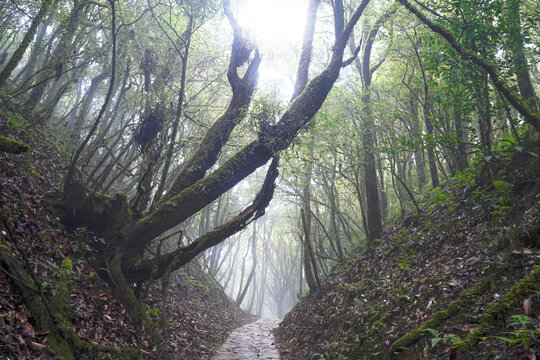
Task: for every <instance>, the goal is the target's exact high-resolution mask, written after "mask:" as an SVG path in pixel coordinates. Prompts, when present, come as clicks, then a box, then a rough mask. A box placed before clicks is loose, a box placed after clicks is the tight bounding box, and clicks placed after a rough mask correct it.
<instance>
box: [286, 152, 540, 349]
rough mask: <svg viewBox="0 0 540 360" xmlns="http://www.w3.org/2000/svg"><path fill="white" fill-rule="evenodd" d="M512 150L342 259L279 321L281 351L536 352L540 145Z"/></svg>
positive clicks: (539, 341)
mask: <svg viewBox="0 0 540 360" xmlns="http://www.w3.org/2000/svg"><path fill="white" fill-rule="evenodd" d="M512 150H513V151H512V152H510V151H507V152H506V156H505V157H504V159H500V161H499V159H494V158H493V159H489V161H484V163H483V164H479V165H478V166H477V169H476V170H475V169H468V170H466V171H464V172H463V173H460V174H458V176H456V177H455V178H454V179H452V181H450V182H448V183H447V184H445V185H443V186H441V187H440V188H436V189H435V190H432V191H431V192H430V193H429V194H428V195H427V196H426V199H425V200H424V202H423V203H422V206H421V208H422V214H418V213H416V214H413V215H411V216H408V217H407V218H405V219H404V220H403V221H402V222H401V223H397V224H395V225H394V226H393V227H392V228H391V229H387V231H386V233H385V235H384V237H383V240H382V241H380V242H379V244H378V245H377V246H376V247H375V249H374V250H373V251H372V252H362V251H361V250H359V253H358V256H357V257H356V258H351V259H348V260H346V261H344V262H342V263H340V264H338V265H337V266H336V267H335V268H334V270H333V272H332V274H331V275H330V276H329V278H328V279H327V281H326V282H325V283H324V284H323V287H322V290H321V292H320V293H318V294H315V295H310V296H307V297H306V298H304V299H303V300H302V301H301V302H300V303H298V304H297V305H296V307H295V308H294V309H293V310H292V311H291V312H290V313H289V314H288V315H287V316H286V317H285V319H284V321H283V322H282V323H281V325H280V327H279V328H278V329H277V331H276V338H277V341H278V343H279V346H280V348H281V350H282V354H283V356H284V357H285V358H290V359H389V358H396V359H434V358H436V359H447V358H450V359H453V358H460V359H468V358H477V359H488V358H489V359H534V358H535V356H536V355H535V354H537V353H538V352H539V351H540V279H539V278H538V277H539V273H540V231H539V230H540V167H539V164H538V159H537V154H538V153H539V152H538V150H539V148H538V146H536V147H531V148H530V149H529V150H530V152H527V151H525V149H524V148H522V147H517V150H516V148H514V149H512ZM496 160H497V164H494V162H495V161H496ZM488 169H489V171H490V172H487V171H486V170H488ZM490 173H491V175H492V176H493V178H492V179H496V180H490V177H489V176H488V174H490Z"/></svg>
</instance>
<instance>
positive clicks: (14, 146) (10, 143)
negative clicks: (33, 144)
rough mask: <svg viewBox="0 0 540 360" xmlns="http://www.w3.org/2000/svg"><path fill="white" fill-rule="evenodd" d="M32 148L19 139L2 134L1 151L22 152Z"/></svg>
mask: <svg viewBox="0 0 540 360" xmlns="http://www.w3.org/2000/svg"><path fill="white" fill-rule="evenodd" d="M28 150H30V146H28V145H27V144H25V143H23V142H20V141H18V140H15V139H12V138H8V137H5V136H2V135H0V151H4V152H8V153H13V154H20V153H23V152H26V151H28Z"/></svg>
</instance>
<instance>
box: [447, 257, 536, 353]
mask: <svg viewBox="0 0 540 360" xmlns="http://www.w3.org/2000/svg"><path fill="white" fill-rule="evenodd" d="M539 289H540V266H535V267H534V268H533V269H532V270H531V272H530V273H529V274H528V275H527V276H525V277H524V278H522V279H521V280H519V281H518V282H517V283H516V284H515V285H514V286H513V287H512V288H511V289H510V290H509V291H508V292H507V293H506V294H504V295H503V296H502V297H501V298H500V299H499V300H498V301H496V302H495V303H493V304H492V305H491V306H490V307H489V308H488V309H487V310H486V311H485V312H484V313H483V314H482V315H480V318H479V319H478V325H477V326H476V328H475V329H474V331H473V332H472V333H470V334H469V335H468V336H467V337H466V338H465V339H463V340H462V341H459V342H457V343H456V344H455V345H454V348H455V349H456V350H458V351H468V350H470V349H471V348H472V347H473V346H474V345H476V343H478V342H479V341H480V340H482V339H483V337H484V336H485V335H487V334H488V333H489V332H490V331H491V330H492V329H493V326H494V322H495V320H496V319H497V317H499V316H500V315H502V314H504V313H506V312H508V311H509V310H510V309H512V308H513V307H515V306H517V305H519V304H520V303H521V302H522V301H523V298H524V297H526V296H527V295H529V294H530V293H532V292H533V291H535V290H539Z"/></svg>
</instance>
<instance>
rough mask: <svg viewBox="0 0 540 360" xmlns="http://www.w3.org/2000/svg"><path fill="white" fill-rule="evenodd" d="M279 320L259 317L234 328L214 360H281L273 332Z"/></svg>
mask: <svg viewBox="0 0 540 360" xmlns="http://www.w3.org/2000/svg"><path fill="white" fill-rule="evenodd" d="M279 321H280V320H276V319H259V320H257V321H255V322H252V323H251V324H247V325H244V326H242V327H240V328H238V329H236V330H234V331H233V332H232V333H231V335H229V337H228V338H227V341H225V343H224V344H223V345H222V346H221V348H220V349H219V351H218V353H217V354H216V355H215V356H214V357H212V360H253V359H265V360H279V358H280V357H279V351H278V350H277V348H276V346H275V345H274V335H273V334H272V330H273V329H275V328H276V327H277V326H278V324H279Z"/></svg>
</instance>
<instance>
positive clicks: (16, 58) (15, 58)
mask: <svg viewBox="0 0 540 360" xmlns="http://www.w3.org/2000/svg"><path fill="white" fill-rule="evenodd" d="M52 2H53V0H43V1H42V3H41V7H40V8H39V12H38V13H37V15H36V17H35V18H34V19H33V20H32V23H31V24H30V27H29V28H28V31H27V32H26V34H24V37H23V39H22V41H21V43H20V44H19V46H18V47H17V50H15V52H14V53H13V55H12V56H11V58H10V59H9V61H8V63H7V64H6V66H5V67H4V68H3V69H2V72H0V88H1V87H3V86H4V85H5V83H6V81H7V80H8V79H9V77H10V75H11V73H12V72H13V70H15V68H16V67H17V65H18V64H19V62H20V61H21V59H22V57H23V55H24V53H25V52H26V49H27V48H28V45H30V42H31V41H32V39H33V38H34V35H35V34H36V31H37V28H38V26H39V24H41V21H42V20H43V17H44V16H45V15H46V14H47V12H48V11H49V8H50V7H51V4H52Z"/></svg>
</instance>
